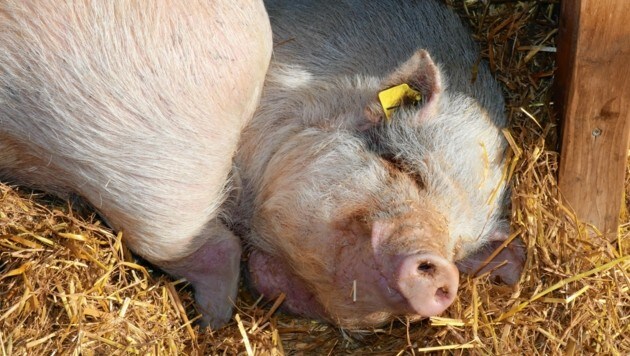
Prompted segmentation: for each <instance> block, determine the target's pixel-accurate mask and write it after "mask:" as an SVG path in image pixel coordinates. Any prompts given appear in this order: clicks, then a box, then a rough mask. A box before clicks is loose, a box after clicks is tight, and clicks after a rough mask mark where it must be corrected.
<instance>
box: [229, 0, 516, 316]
mask: <svg viewBox="0 0 630 356" xmlns="http://www.w3.org/2000/svg"><path fill="white" fill-rule="evenodd" d="M266 6H267V10H268V12H269V14H270V19H271V23H272V29H273V34H274V42H275V44H276V45H275V47H274V55H273V57H272V62H271V64H270V69H269V71H268V73H267V77H266V82H265V88H264V90H263V95H262V98H261V103H260V105H259V107H258V109H257V111H256V113H255V115H254V118H253V119H252V121H251V122H250V124H249V125H248V126H247V127H246V128H245V130H244V131H243V134H242V137H241V144H240V147H239V151H238V152H237V157H236V159H235V163H236V167H237V170H238V174H239V176H240V178H241V180H242V190H241V191H242V194H241V197H240V204H239V205H237V207H235V208H234V209H235V210H234V211H235V212H236V213H235V214H234V216H235V219H236V220H239V219H240V220H239V221H238V223H239V224H241V225H242V226H244V227H245V231H246V232H245V234H244V240H245V242H246V245H247V248H248V249H249V250H250V251H251V252H250V255H249V260H248V269H249V273H250V275H251V278H250V280H251V282H252V284H253V286H254V288H255V289H257V290H258V291H259V292H260V293H261V294H263V295H264V296H266V297H267V298H270V299H273V298H275V297H277V296H278V295H279V294H280V293H284V294H285V295H286V299H285V308H286V309H288V310H289V311H292V312H295V313H298V314H302V315H306V316H311V317H316V318H320V319H324V320H328V321H330V322H333V323H335V324H338V325H340V326H342V327H346V328H359V327H366V326H373V325H378V324H381V323H384V322H387V321H389V320H391V319H392V318H393V317H398V316H408V317H410V318H412V319H414V318H419V317H426V316H432V315H437V314H440V313H441V312H443V311H444V310H445V309H446V308H447V307H448V306H449V305H450V304H451V303H452V302H453V300H454V299H455V297H456V292H457V287H458V281H459V273H458V270H457V267H456V263H457V265H459V266H460V267H462V269H463V270H465V271H469V272H470V271H476V269H477V267H478V266H479V263H480V262H482V261H483V260H484V259H485V258H486V257H487V256H488V255H489V254H490V253H492V250H491V249H490V248H489V247H488V246H491V245H492V244H495V243H496V242H497V241H504V240H505V239H506V238H507V237H508V232H509V229H508V223H507V221H506V218H507V215H508V211H507V205H508V204H507V201H508V198H509V197H508V195H509V194H508V193H509V192H508V190H509V189H508V187H507V182H506V181H505V172H506V170H505V153H506V149H507V144H506V141H505V139H504V136H503V134H502V132H501V129H502V128H503V127H504V126H505V116H504V113H503V106H504V103H503V99H502V96H501V92H500V89H499V87H498V86H497V84H496V82H495V81H494V80H493V78H492V76H491V74H490V72H489V70H488V68H487V66H486V65H485V64H484V63H483V62H482V63H481V64H479V66H478V68H477V76H476V78H475V79H474V80H473V78H472V72H473V68H474V67H475V66H476V63H477V57H478V54H477V53H478V52H477V49H476V47H475V45H474V43H473V42H472V40H471V39H470V35H469V34H468V33H467V31H466V30H465V29H464V27H463V26H462V24H461V23H460V21H459V19H458V18H457V17H456V16H455V15H454V14H452V13H450V12H449V10H448V9H446V8H445V7H444V6H443V5H441V4H438V3H435V2H432V1H422V2H393V1H392V2H390V1H385V2H378V3H376V2H374V3H365V2H357V1H351V0H347V1H321V2H308V1H267V2H266ZM400 85H406V86H407V87H409V88H410V89H409V90H410V92H411V93H412V94H405V92H404V91H403V94H401V96H400V97H399V98H398V101H397V105H396V107H395V108H384V107H383V106H382V103H381V101H380V100H379V93H382V92H383V91H385V90H387V89H390V88H394V87H397V86H400ZM390 109H392V110H391V112H388V111H390ZM511 251H514V253H504V254H500V256H501V257H507V260H508V261H507V264H508V266H507V267H506V266H504V267H502V268H499V269H497V270H494V271H493V272H492V273H493V274H494V275H495V276H497V277H498V278H501V279H503V280H504V281H506V282H510V283H514V282H516V281H517V280H518V275H519V274H520V269H521V266H522V262H523V257H524V251H523V249H522V248H515V249H512V250H511Z"/></svg>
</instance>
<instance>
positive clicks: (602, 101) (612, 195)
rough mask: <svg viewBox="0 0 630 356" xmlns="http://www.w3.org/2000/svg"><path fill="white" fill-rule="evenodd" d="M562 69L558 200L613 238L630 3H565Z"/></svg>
mask: <svg viewBox="0 0 630 356" xmlns="http://www.w3.org/2000/svg"><path fill="white" fill-rule="evenodd" d="M557 65H558V71H557V77H556V89H557V92H556V93H557V96H556V103H557V104H559V107H560V111H561V113H562V114H561V115H562V122H563V124H562V132H563V134H562V149H561V154H560V172H559V186H560V192H561V194H562V195H563V196H564V198H565V200H566V201H567V202H568V203H569V205H570V206H572V207H573V208H574V209H575V211H576V213H577V214H578V217H579V218H580V219H582V220H583V221H585V222H588V223H592V224H594V225H595V226H597V227H598V228H599V229H600V230H601V231H602V232H605V233H609V234H615V233H616V232H617V228H618V224H619V213H620V209H621V206H622V205H621V204H623V201H622V197H623V187H624V186H623V185H624V173H625V165H626V164H627V163H626V162H627V155H628V144H629V139H630V0H563V1H562V4H561V20H560V30H559V33H558V61H557Z"/></svg>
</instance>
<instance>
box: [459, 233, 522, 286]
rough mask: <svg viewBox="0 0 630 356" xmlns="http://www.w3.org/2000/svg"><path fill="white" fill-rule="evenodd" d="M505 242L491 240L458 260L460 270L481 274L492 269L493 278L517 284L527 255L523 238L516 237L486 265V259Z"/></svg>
mask: <svg viewBox="0 0 630 356" xmlns="http://www.w3.org/2000/svg"><path fill="white" fill-rule="evenodd" d="M503 242H504V241H499V240H495V241H490V242H488V243H487V244H486V245H484V246H483V247H481V248H480V249H479V250H478V251H476V252H475V253H473V254H471V255H469V256H468V257H466V258H465V259H463V260H461V261H458V262H457V263H456V264H457V267H458V268H459V270H460V272H463V273H466V274H474V275H481V274H484V273H486V272H488V271H491V273H490V277H491V278H493V279H495V280H499V281H501V282H503V283H505V284H509V285H514V284H516V283H517V282H518V280H519V278H520V276H521V272H522V271H523V265H524V263H525V257H526V250H525V245H524V244H523V242H522V241H521V239H518V238H517V239H514V240H513V241H512V242H510V243H509V244H508V245H507V246H505V248H504V249H502V250H501V251H499V252H498V254H497V256H496V257H495V258H493V259H492V260H491V261H490V262H488V264H486V265H484V262H485V261H486V259H488V258H489V257H490V256H491V255H492V254H493V253H494V252H495V251H496V250H497V249H498V248H500V247H501V245H502V244H503ZM499 266H500V267H499Z"/></svg>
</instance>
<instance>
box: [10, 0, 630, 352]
mask: <svg viewBox="0 0 630 356" xmlns="http://www.w3.org/2000/svg"><path fill="white" fill-rule="evenodd" d="M448 2H449V4H450V5H452V6H453V7H454V8H455V10H456V11H457V12H458V13H459V14H460V15H461V16H462V18H463V19H464V21H466V22H468V23H470V26H471V28H472V29H473V32H474V33H475V36H476V38H477V40H479V42H480V44H481V48H482V55H483V57H485V58H486V59H487V60H488V61H489V62H490V64H491V67H492V69H493V71H494V73H495V74H496V76H497V78H498V79H499V81H500V82H501V83H502V84H503V85H504V88H505V94H506V98H507V103H508V106H507V112H508V115H509V117H510V122H511V124H510V127H509V129H508V130H507V131H506V132H505V134H506V136H507V137H508V138H509V141H510V144H511V146H512V152H511V153H510V165H509V167H510V173H511V177H512V188H513V198H512V231H513V232H514V234H518V235H519V236H521V238H522V239H523V240H524V241H525V243H526V244H527V253H528V256H527V261H526V266H525V273H524V274H523V276H522V278H521V282H520V283H519V284H518V285H517V286H516V287H514V288H511V287H506V286H501V285H493V284H492V283H491V282H490V281H489V280H488V278H486V276H480V277H477V278H473V279H471V278H465V277H464V278H463V280H462V284H461V287H460V292H459V297H458V298H457V300H456V301H455V303H454V304H453V306H451V307H450V308H449V309H448V311H447V312H446V314H445V315H443V316H442V317H440V318H431V319H428V320H424V321H421V322H418V323H414V324H411V325H409V323H408V322H406V321H405V320H398V321H395V322H393V323H391V324H390V325H386V326H384V327H382V328H379V329H374V330H365V331H361V332H356V333H347V332H344V331H342V330H338V329H337V328H335V327H332V326H330V325H327V324H321V323H317V322H313V321H310V320H306V319H300V318H295V317H292V316H289V315H284V314H281V313H279V312H276V309H277V307H278V304H279V303H280V302H281V300H278V301H276V302H275V303H267V304H262V303H261V302H260V301H256V300H253V299H252V297H251V296H250V295H249V294H248V293H247V291H242V292H241V293H240V297H239V300H238V302H237V308H236V314H235V317H234V318H233V320H232V321H231V322H230V324H229V325H228V326H227V327H225V328H223V329H220V330H217V331H210V330H201V331H200V330H198V328H197V326H195V325H194V320H196V318H197V317H196V312H195V309H194V305H193V299H192V294H191V291H190V288H189V287H188V286H187V284H186V282H185V281H174V280H172V279H170V278H169V277H168V276H165V275H162V274H159V273H157V272H156V271H152V270H151V267H150V266H148V265H146V264H144V263H142V262H139V261H136V260H135V259H134V258H133V256H132V255H131V254H130V253H129V251H127V250H126V249H125V247H124V244H121V241H123V240H124V236H122V235H121V234H118V235H116V234H114V233H112V232H111V230H109V229H108V228H106V227H104V226H103V224H102V223H101V222H99V221H98V220H97V219H96V218H95V217H94V214H93V213H91V212H90V211H82V210H81V209H79V210H77V209H71V208H70V204H69V203H68V202H65V201H62V200H57V199H54V198H51V197H49V196H45V195H42V194H39V193H34V192H31V191H29V190H27V189H25V188H18V189H16V188H11V187H8V186H6V185H0V354H1V355H12V354H16V355H26V354H28V355H37V354H77V355H78V354H82V355H92V354H99V355H100V354H143V355H144V354H155V355H157V354H160V355H161V354H191V355H199V354H272V355H273V354H278V355H281V354H302V353H304V354H341V353H357V354H392V355H396V354H418V353H423V352H432V353H435V354H483V355H486V354H492V355H494V354H497V355H499V354H524V355H536V354H538V355H554V354H563V355H564V354H568V355H571V354H607V355H622V354H628V353H629V352H630V320H629V318H630V291H629V288H630V278H629V276H630V254H629V253H628V250H629V249H630V239H629V238H628V237H629V236H630V223H629V222H628V220H629V219H628V211H629V210H630V209H628V207H629V206H630V178H627V180H626V189H625V194H626V198H625V200H624V202H625V206H624V209H623V211H622V216H621V219H622V225H621V227H620V230H619V234H618V236H617V237H610V236H598V234H597V232H596V230H594V229H593V228H592V227H590V226H587V225H585V224H583V223H580V222H579V221H578V220H577V219H576V217H575V216H574V214H573V213H572V211H571V209H570V207H569V206H567V205H564V204H563V203H562V199H561V196H560V194H559V193H558V190H557V184H556V182H557V170H558V141H559V140H558V133H559V128H558V122H557V119H556V116H554V113H553V110H554V108H553V104H552V100H551V97H550V93H551V84H552V79H553V73H554V61H553V58H554V53H553V52H554V50H555V43H554V41H555V38H554V37H555V34H556V31H557V21H558V18H557V11H558V4H557V3H555V2H554V1H543V0H540V1H519V2H512V1H495V2H493V3H492V4H486V2H483V1H475V0H467V1H459V0H450V1H448ZM628 163H629V164H628V167H629V168H628V173H629V174H628V175H627V177H630V161H629V162H628Z"/></svg>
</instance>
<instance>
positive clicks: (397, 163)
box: [381, 155, 424, 188]
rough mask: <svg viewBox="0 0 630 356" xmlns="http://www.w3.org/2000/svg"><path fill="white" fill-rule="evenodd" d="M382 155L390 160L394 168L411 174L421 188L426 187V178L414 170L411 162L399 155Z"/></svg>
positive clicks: (408, 174)
mask: <svg viewBox="0 0 630 356" xmlns="http://www.w3.org/2000/svg"><path fill="white" fill-rule="evenodd" d="M381 157H382V158H383V159H385V160H386V161H387V162H389V163H390V164H391V166H392V167H393V168H394V169H396V170H398V171H400V172H402V173H404V174H405V175H407V176H409V177H410V178H411V179H412V180H413V181H414V182H416V184H417V185H418V187H419V188H424V180H423V179H422V176H420V174H419V173H418V172H417V171H416V170H414V169H413V167H412V166H411V165H410V164H408V163H407V162H405V161H404V160H402V159H400V158H398V157H393V156H385V155H383V156H381Z"/></svg>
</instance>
